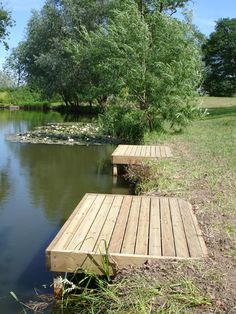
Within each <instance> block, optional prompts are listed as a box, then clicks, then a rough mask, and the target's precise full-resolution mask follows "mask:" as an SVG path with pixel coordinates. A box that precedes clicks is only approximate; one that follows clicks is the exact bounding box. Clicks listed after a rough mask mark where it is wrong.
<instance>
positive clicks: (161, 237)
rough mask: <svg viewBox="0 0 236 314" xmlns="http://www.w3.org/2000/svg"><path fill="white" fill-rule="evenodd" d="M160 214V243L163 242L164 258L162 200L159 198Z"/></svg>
mask: <svg viewBox="0 0 236 314" xmlns="http://www.w3.org/2000/svg"><path fill="white" fill-rule="evenodd" d="M158 200H159V214H160V242H161V256H163V243H162V242H163V241H162V240H163V236H162V215H161V199H160V198H159V199H158Z"/></svg>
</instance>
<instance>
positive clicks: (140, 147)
mask: <svg viewBox="0 0 236 314" xmlns="http://www.w3.org/2000/svg"><path fill="white" fill-rule="evenodd" d="M141 151H142V145H138V146H137V149H136V152H135V156H138V157H139V156H140V155H141Z"/></svg>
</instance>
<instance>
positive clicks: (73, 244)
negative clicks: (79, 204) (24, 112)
mask: <svg viewBox="0 0 236 314" xmlns="http://www.w3.org/2000/svg"><path fill="white" fill-rule="evenodd" d="M104 199H105V195H104V194H98V195H97V197H96V199H95V201H94V203H93V204H92V206H91V207H90V209H89V212H88V214H87V216H86V220H84V223H83V224H81V225H80V226H79V227H78V228H77V230H76V233H75V234H74V236H73V238H72V239H71V241H70V243H69V245H68V246H67V250H75V251H78V250H79V248H80V246H81V245H82V243H83V241H84V238H85V237H86V235H87V233H88V231H89V229H90V227H91V225H92V223H93V221H94V219H95V218H96V216H97V214H98V212H99V209H100V207H101V206H102V203H103V201H104Z"/></svg>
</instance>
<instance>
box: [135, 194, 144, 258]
mask: <svg viewBox="0 0 236 314" xmlns="http://www.w3.org/2000/svg"><path fill="white" fill-rule="evenodd" d="M142 201H143V198H142V197H141V201H140V205H139V213H138V221H137V226H136V232H135V244H134V254H135V251H136V246H137V236H138V228H139V222H140V215H141V207H142Z"/></svg>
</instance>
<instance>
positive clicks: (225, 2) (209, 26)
mask: <svg viewBox="0 0 236 314" xmlns="http://www.w3.org/2000/svg"><path fill="white" fill-rule="evenodd" d="M1 1H2V0H1ZM2 2H3V4H4V5H5V7H6V8H7V9H8V10H10V11H11V12H12V17H13V19H14V20H15V22H16V25H15V26H14V27H13V28H11V29H10V37H9V40H8V44H9V46H10V49H11V48H14V47H16V46H17V44H18V43H19V42H20V41H22V40H24V36H25V28H26V25H27V21H28V20H29V18H30V16H31V11H32V10H40V9H41V8H42V6H43V4H44V3H45V0H3V1H2ZM189 7H190V8H191V9H192V10H193V23H194V24H195V25H197V27H198V28H199V30H200V31H201V32H202V33H203V34H205V35H207V36H209V34H210V33H211V32H212V31H213V30H214V26H215V21H217V20H218V19H219V18H227V17H229V18H235V17H236V0H192V1H191V2H190V4H189ZM8 54H9V51H8V52H7V51H6V50H5V49H4V47H3V45H2V44H0V69H1V68H2V64H3V62H4V60H5V57H6V56H7V55H8Z"/></svg>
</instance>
